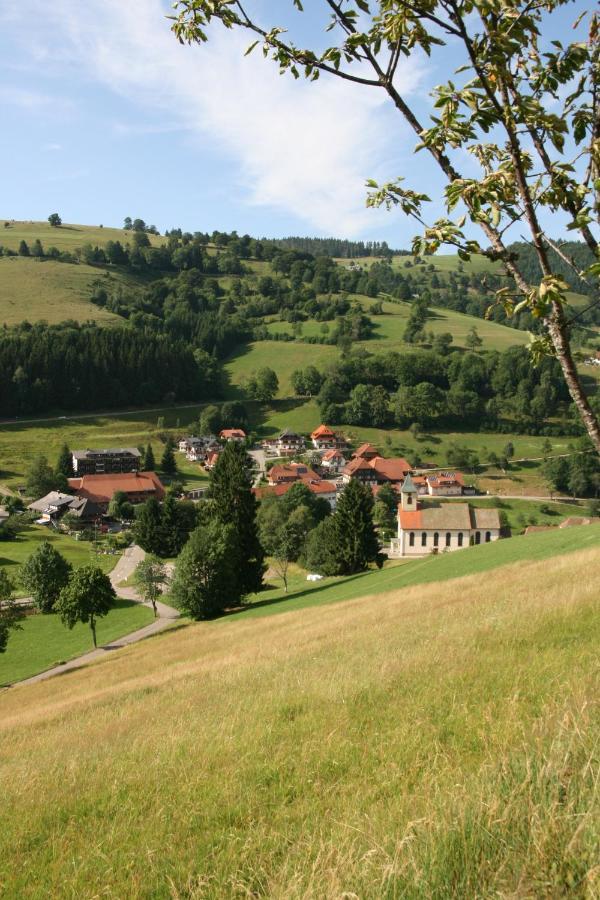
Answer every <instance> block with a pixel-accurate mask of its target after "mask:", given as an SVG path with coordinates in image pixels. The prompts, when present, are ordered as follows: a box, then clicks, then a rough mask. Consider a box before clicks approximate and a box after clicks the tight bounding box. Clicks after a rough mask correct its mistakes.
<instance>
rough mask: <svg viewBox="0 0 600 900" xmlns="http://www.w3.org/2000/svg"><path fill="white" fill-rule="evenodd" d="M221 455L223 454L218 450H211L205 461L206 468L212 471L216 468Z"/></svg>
mask: <svg viewBox="0 0 600 900" xmlns="http://www.w3.org/2000/svg"><path fill="white" fill-rule="evenodd" d="M220 455H221V454H220V453H219V451H218V450H211V451H210V453H209V454H208V456H207V457H206V459H205V461H204V468H205V469H208V471H210V470H211V469H214V467H215V466H216V464H217V463H218V462H219V456H220Z"/></svg>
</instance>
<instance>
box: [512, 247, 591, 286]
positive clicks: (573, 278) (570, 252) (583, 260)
mask: <svg viewBox="0 0 600 900" xmlns="http://www.w3.org/2000/svg"><path fill="white" fill-rule="evenodd" d="M558 246H560V254H559V253H557V252H556V250H554V249H553V248H552V247H549V248H548V256H549V258H550V262H551V264H552V268H553V270H554V271H555V272H557V273H558V274H560V275H562V277H563V278H564V280H565V281H566V283H567V284H568V285H569V287H570V288H571V290H572V291H577V292H578V293H579V294H588V295H593V294H594V293H595V294H598V283H597V280H596V282H595V283H594V282H593V281H592V280H590V279H586V280H585V281H584V280H583V279H582V278H580V277H579V276H578V275H577V272H575V271H574V270H573V266H570V265H569V264H568V263H566V262H565V260H564V258H563V257H566V258H567V259H568V260H570V261H571V262H572V263H573V264H574V266H575V268H576V269H577V270H578V271H579V272H581V271H583V270H584V269H586V268H587V267H588V266H591V264H592V263H593V262H594V254H593V253H592V251H591V250H590V248H589V247H588V246H587V244H584V243H583V242H582V241H564V242H561V243H560V244H559V245H558ZM508 249H509V250H510V252H511V253H515V254H516V256H517V259H518V263H519V268H520V270H521V272H522V273H523V275H524V276H525V278H526V279H527V281H528V282H530V284H534V283H535V282H539V281H540V280H541V277H542V271H541V269H540V264H539V262H538V258H537V254H536V251H535V248H534V247H532V246H531V245H530V244H525V243H524V242H522V241H521V242H519V243H516V244H511V245H510V247H509V248H508ZM561 254H562V255H561Z"/></svg>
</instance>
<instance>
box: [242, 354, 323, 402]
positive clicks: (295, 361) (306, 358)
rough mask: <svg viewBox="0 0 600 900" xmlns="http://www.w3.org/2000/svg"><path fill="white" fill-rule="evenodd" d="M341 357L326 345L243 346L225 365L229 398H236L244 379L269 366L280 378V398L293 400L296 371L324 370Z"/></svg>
mask: <svg viewBox="0 0 600 900" xmlns="http://www.w3.org/2000/svg"><path fill="white" fill-rule="evenodd" d="M338 356H339V350H338V349H337V347H330V346H327V345H321V344H302V343H280V342H274V341H255V342H254V343H251V344H248V345H247V346H246V347H241V348H240V349H239V351H238V352H236V353H235V354H234V355H233V356H232V357H230V359H229V360H228V361H227V362H226V363H225V370H226V372H227V374H228V375H229V378H230V381H231V384H230V388H229V396H230V397H237V396H238V395H239V390H236V386H238V385H240V384H243V380H244V379H245V378H248V376H250V375H251V374H252V372H254V371H256V370H257V369H260V368H262V367H263V366H269V367H270V368H272V369H274V370H275V372H276V373H277V377H278V378H279V393H278V396H279V397H290V396H292V394H293V391H292V385H291V381H290V378H291V375H292V372H293V371H294V369H303V368H306V366H309V365H315V366H317V367H318V368H322V367H323V366H325V365H326V364H327V363H328V362H333V361H334V360H335V359H337V357H338Z"/></svg>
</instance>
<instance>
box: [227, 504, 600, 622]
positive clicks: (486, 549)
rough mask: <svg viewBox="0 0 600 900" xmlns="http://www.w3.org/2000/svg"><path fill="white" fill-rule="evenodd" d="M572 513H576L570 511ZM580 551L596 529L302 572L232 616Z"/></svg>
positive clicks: (597, 538) (595, 542) (599, 532)
mask: <svg viewBox="0 0 600 900" xmlns="http://www.w3.org/2000/svg"><path fill="white" fill-rule="evenodd" d="M575 512H577V510H575ZM584 548H590V549H597V550H599V551H600V525H590V526H581V527H574V528H560V529H559V528H556V529H554V530H552V531H541V532H534V533H533V534H527V535H517V536H515V537H513V538H507V539H503V540H500V541H495V542H493V543H491V544H482V545H480V546H477V547H466V548H465V549H464V550H461V551H456V552H454V553H442V554H440V555H438V556H426V557H424V558H423V559H417V560H398V561H397V562H392V563H389V564H386V566H385V568H383V569H381V570H376V569H371V570H369V571H368V572H362V573H360V574H359V575H352V576H349V577H346V578H326V579H324V580H323V581H320V582H316V583H313V582H307V581H306V576H305V575H304V573H298V574H296V575H295V576H293V577H292V578H291V579H290V581H289V593H288V594H285V593H284V591H283V589H282V588H281V587H280V585H281V580H280V579H275V580H274V581H273V582H272V585H271V587H270V589H269V590H267V591H264V592H262V593H260V594H255V595H253V597H252V598H251V604H250V605H249V606H248V607H247V608H246V609H244V610H242V611H241V612H238V613H235V616H236V617H237V616H241V617H242V618H247V617H252V618H254V617H256V616H265V615H267V616H268V615H273V614H275V613H283V612H292V611H293V610H297V609H304V608H306V607H312V606H323V605H326V604H328V603H340V602H342V601H345V600H354V599H356V598H357V597H364V596H365V595H367V594H368V595H369V596H372V597H374V596H376V595H378V594H383V593H385V592H387V591H396V590H400V589H402V588H406V587H412V586H413V585H418V584H432V583H433V582H436V583H438V584H440V585H441V584H442V583H443V582H446V581H450V580H452V579H455V578H462V577H464V576H466V575H475V574H482V573H484V572H491V571H493V570H495V569H499V568H501V567H502V566H507V565H511V564H514V563H526V562H531V561H534V560H536V561H537V560H544V559H552V558H554V557H557V556H563V555H564V554H566V553H574V552H576V551H578V550H582V549H584Z"/></svg>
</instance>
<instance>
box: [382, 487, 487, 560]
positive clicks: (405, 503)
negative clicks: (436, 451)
mask: <svg viewBox="0 0 600 900" xmlns="http://www.w3.org/2000/svg"><path fill="white" fill-rule="evenodd" d="M499 537H500V515H499V513H498V510H497V509H475V508H473V507H471V506H470V505H469V504H468V503H447V504H444V505H441V504H440V505H439V506H430V507H423V506H422V504H421V503H420V502H419V500H418V496H417V489H416V485H415V484H414V482H413V479H412V477H411V476H410V475H408V476H407V477H406V479H405V481H404V484H403V485H402V488H401V490H400V507H399V509H398V537H397V538H394V539H393V540H392V545H391V555H392V556H400V557H403V556H425V555H426V554H428V553H440V552H444V551H450V550H459V549H460V548H461V547H468V546H469V544H484V543H489V542H490V541H497V540H498V538H499Z"/></svg>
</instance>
